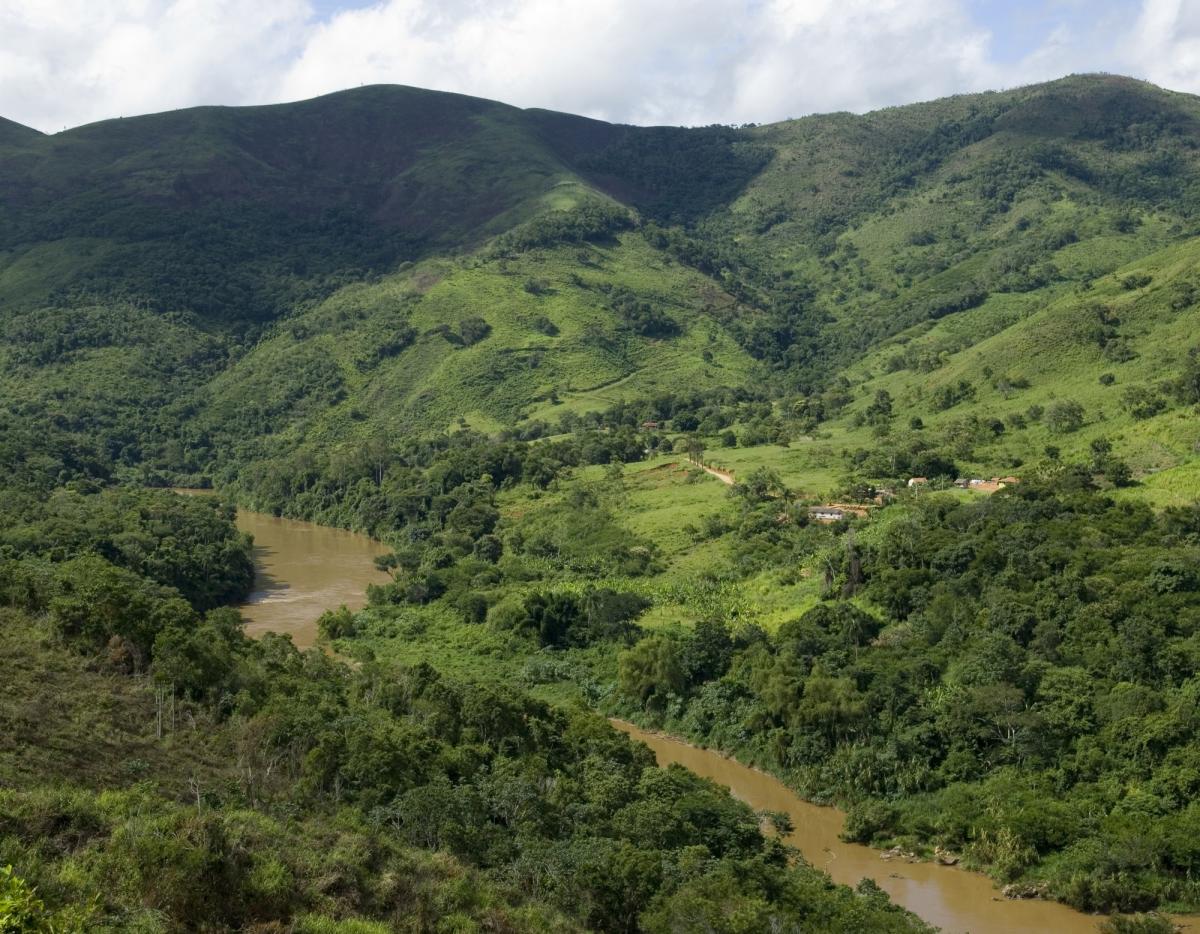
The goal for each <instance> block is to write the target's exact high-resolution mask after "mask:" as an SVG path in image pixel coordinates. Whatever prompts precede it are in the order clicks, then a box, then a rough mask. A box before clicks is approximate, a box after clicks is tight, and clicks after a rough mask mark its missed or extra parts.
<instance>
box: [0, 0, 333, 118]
mask: <svg viewBox="0 0 1200 934" xmlns="http://www.w3.org/2000/svg"><path fill="white" fill-rule="evenodd" d="M310 18H311V10H310V8H309V6H308V4H307V2H305V0H255V2H253V3H239V2H236V0H174V2H161V0H103V2H89V0H0V114H2V115H4V116H5V117H8V118H9V119H12V120H17V121H18V122H21V123H27V124H29V125H31V126H36V127H38V128H39V129H43V130H58V129H61V128H62V127H63V126H74V125H78V124H80V123H87V122H90V121H92V120H99V119H103V118H106V117H117V116H129V115H133V114H139V113H146V112H148V111H154V110H164V109H170V108H175V107H186V106H190V105H194V104H224V103H230V104H233V103H246V102H251V101H257V100H277V99H278V97H277V94H278V86H279V75H280V74H281V72H282V70H283V69H284V68H285V67H286V65H287V62H288V61H290V60H291V59H292V58H294V56H295V55H296V54H297V52H298V50H299V49H300V48H301V47H302V44H303V41H304V39H305V38H306V35H307V30H308V28H309V21H310Z"/></svg>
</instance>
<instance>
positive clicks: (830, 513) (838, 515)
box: [808, 506, 846, 522]
mask: <svg viewBox="0 0 1200 934" xmlns="http://www.w3.org/2000/svg"><path fill="white" fill-rule="evenodd" d="M808 516H809V518H810V519H812V520H813V521H814V522H841V521H842V520H843V519H845V518H846V511H845V510H844V509H839V508H838V507H837V506H813V507H812V508H810V509H809V510H808Z"/></svg>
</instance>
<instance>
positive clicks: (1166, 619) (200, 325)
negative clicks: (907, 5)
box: [0, 75, 1200, 934]
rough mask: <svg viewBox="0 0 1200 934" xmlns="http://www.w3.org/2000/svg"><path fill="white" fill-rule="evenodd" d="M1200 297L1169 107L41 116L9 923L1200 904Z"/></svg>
mask: <svg viewBox="0 0 1200 934" xmlns="http://www.w3.org/2000/svg"><path fill="white" fill-rule="evenodd" d="M1198 267H1200V98H1195V97H1192V96H1189V95H1186V94H1178V93H1174V92H1169V91H1164V90H1162V89H1160V88H1157V87H1154V86H1152V85H1149V84H1146V83H1145V82H1141V81H1136V80H1133V79H1129V78H1122V77H1119V76H1113V75H1073V76H1070V77H1067V78H1063V79H1060V80H1057V81H1051V82H1048V83H1044V84H1038V85H1031V86H1028V87H1021V88H1016V89H1013V90H1008V91H1004V92H989V93H984V94H970V95H960V96H956V97H952V98H946V99H942V100H937V101H931V102H926V103H919V104H912V105H907V106H903V107H893V108H888V109H885V110H880V111H875V112H871V113H866V114H858V115H856V114H829V115H815V116H810V117H804V118H801V119H797V120H788V121H784V122H780V123H775V124H766V125H744V126H723V125H715V126H709V127H697V128H691V129H685V128H675V127H638V126H626V125H618V124H611V123H606V122H603V121H599V120H593V119H589V118H583V117H576V116H572V115H569V114H560V113H552V112H548V111H542V110H536V109H530V110H523V109H520V108H516V107H510V106H507V105H504V104H500V103H496V102H492V101H486V100H481V99H477V98H471V97H465V96H462V95H454V94H442V93H438V92H432V91H423V90H419V89H415V88H407V87H398V86H374V87H363V88H358V89H356V90H351V91H345V92H341V93H338V94H333V95H328V96H325V97H320V98H316V99H313V100H309V101H303V102H299V103H295V104H281V105H271V106H263V107H238V108H227V107H202V108H193V109H189V110H182V111H173V112H169V113H163V114H151V115H146V116H139V117H133V118H126V119H121V120H110V121H102V122H100V123H95V124H91V125H88V126H84V127H79V128H76V129H72V130H66V131H63V132H62V133H57V134H53V135H46V134H41V133H38V132H37V131H35V130H32V129H28V128H24V127H20V126H18V125H16V124H10V123H3V124H0V400H2V401H0V493H2V495H0V641H2V643H3V644H2V645H0V649H2V650H3V653H4V657H5V658H6V659H8V660H9V661H8V663H7V667H8V669H9V671H10V677H9V678H8V680H9V681H10V682H11V684H12V688H11V690H9V691H8V692H7V693H5V694H3V695H2V696H0V729H2V730H3V731H4V733H5V734H6V735H7V736H8V737H10V738H11V739H12V741H10V742H6V743H2V744H0V747H2V748H0V868H3V867H6V866H10V865H11V867H12V869H11V870H4V872H3V873H0V918H3V917H4V916H3V914H2V912H3V911H11V912H12V913H13V916H14V917H17V916H18V915H17V914H16V912H17V911H20V912H24V914H22V915H20V916H19V917H20V918H21V919H23V920H22V921H21V923H22V924H25V925H26V926H25V927H18V928H16V929H17V930H39V931H41V930H44V931H51V930H53V931H82V930H88V931H90V930H111V931H118V930H122V931H123V930H138V931H175V930H186V929H205V930H214V931H217V930H245V931H287V932H297V934H364V932H365V934H375V932H382V931H392V930H407V931H451V930H453V931H475V930H497V931H514V932H515V931H527V930H528V931H540V930H544V931H560V930H602V931H622V932H634V931H645V932H668V931H669V932H672V934H674V932H677V931H680V930H689V931H690V930H707V931H721V932H728V934H742V932H746V934H749V932H751V931H759V930H767V929H780V930H822V931H832V932H836V931H847V932H850V931H861V930H871V931H885V932H886V931H923V930H928V929H929V925H938V926H942V927H944V929H946V930H948V931H961V930H967V929H969V930H972V931H985V930H1002V929H1013V928H1017V929H1020V928H1025V929H1043V930H1093V929H1096V930H1103V931H1105V932H1106V934H1117V932H1120V934H1160V932H1165V931H1169V930H1173V929H1176V926H1177V925H1180V924H1182V925H1186V924H1188V923H1190V921H1189V918H1190V916H1191V915H1192V914H1193V913H1194V912H1196V911H1197V910H1198V909H1200V888H1198V885H1200V883H1198V882H1197V879H1200V844H1197V841H1198V840H1200V807H1198V805H1197V803H1196V802H1197V796H1198V795H1200V777H1198V776H1200V758H1198V754H1197V748H1198V747H1197V743H1196V737H1197V735H1198V734H1197V731H1198V730H1200V704H1198V700H1200V675H1198V674H1197V668H1198V666H1200V479H1198V478H1200V418H1198V417H1197V415H1198V413H1200V342H1198V340H1197V338H1196V335H1197V333H1200V274H1198V273H1197V268H1198ZM991 478H995V479H996V481H1000V480H1001V479H1003V480H1004V482H1003V483H1001V482H994V483H993V482H991ZM972 479H976V480H982V481H985V482H983V483H972V482H971V480H972ZM910 481H911V482H910ZM192 488H196V489H192ZM172 490H180V491H181V492H200V493H203V495H196V496H178V495H176V494H175V493H173V492H171V491H172ZM606 721H609V722H606ZM611 722H617V723H618V724H619V725H620V728H621V731H624V732H626V733H631V734H633V735H636V736H641V737H643V738H646V739H647V740H648V741H649V742H650V744H651V746H652V747H653V753H652V752H651V751H650V750H648V749H646V748H645V747H644V746H641V745H639V744H636V743H631V742H629V741H628V740H627V738H626V737H625V736H622V735H621V732H620V731H617V730H615V729H613V728H612V726H611V725H610V723H611ZM660 734H662V735H668V736H671V737H676V738H678V740H680V742H679V743H675V741H674V740H671V741H666V740H662V739H661V738H659V737H660ZM685 742H686V743H688V744H691V745H684V744H683V743H685ZM655 753H657V754H658V757H659V760H661V761H662V762H663V763H664V764H665V763H666V762H668V761H669V762H675V763H679V764H681V765H684V766H688V767H690V768H691V769H692V771H688V769H686V768H680V767H669V768H659V767H658V766H657V765H656V764H655V755H654V754H655ZM726 756H729V757H732V758H725V757H726ZM734 760H736V762H735V761H734ZM739 763H740V764H739ZM696 773H699V775H698V774H696ZM700 776H709V777H713V778H716V779H717V783H716V784H714V783H711V782H708V781H706V780H705V779H704V778H703V777H700ZM722 776H724V778H722ZM722 783H724V784H730V783H733V784H734V791H735V796H730V795H729V794H728V793H726V791H725V789H724V787H722ZM739 783H740V784H739ZM808 802H811V803H808ZM832 807H836V808H838V809H840V811H835V810H832V809H831V808H832ZM780 811H783V812H786V813H785V814H780V813H776V812H780ZM841 813H844V814H845V820H844V824H843V823H842V822H841V820H840V817H838V816H837V815H839V814H841ZM820 815H824V816H820ZM830 815H834V816H833V817H831V816H830ZM809 821H812V822H814V823H815V824H819V825H820V826H821V827H822V828H824V829H823V830H821V834H823V836H812V837H809V836H806V828H805V826H804V824H807V823H808V822H809ZM793 831H794V835H793ZM814 834H815V831H814ZM835 837H836V838H837V839H836V840H835V839H834V838H835ZM814 840H816V841H820V845H819V846H816V845H815V844H814V842H813V841H814ZM792 845H794V846H795V847H796V849H792V848H791V846H792ZM814 846H815V847H816V848H814ZM827 851H828V853H829V854H836V856H837V859H836V861H834V862H833V863H831V862H830V860H831V859H832V855H830V856H829V857H828V858H826V857H823V856H822V854H823V853H826V852H827ZM880 852H892V853H897V854H913V858H914V859H918V858H919V859H920V860H921V861H919V862H912V863H910V862H907V861H905V858H903V857H902V858H901V859H898V860H892V861H884V860H881V859H880V858H879V855H878V853H880ZM946 854H950V856H949V857H946ZM938 855H941V856H942V857H943V858H944V859H946V858H948V859H950V860H952V861H953V862H955V864H956V865H955V867H954V868H948V867H939V866H936V865H935V864H934V863H933V862H932V861H931V860H933V859H934V858H935V857H936V856H938ZM826 870H828V872H829V874H830V875H829V876H827V875H826V874H825V871H826ZM897 876H898V877H900V878H896V877H897ZM830 877H832V879H831V878H830ZM918 877H919V878H918ZM860 878H865V881H862V882H860ZM872 880H874V881H872ZM1001 889H1007V891H1008V892H1009V893H1010V894H1018V895H1029V896H1037V897H1036V898H1030V899H1027V900H1026V899H1004V898H1002V897H1001V896H999V895H998V894H997V892H998V891H999V890H1001ZM993 896H994V897H995V898H996V899H997V900H996V901H993V900H992V898H993ZM7 906H17V907H14V908H10V907H7ZM681 919H684V920H682V921H681ZM681 925H682V926H681ZM0 927H2V925H0Z"/></svg>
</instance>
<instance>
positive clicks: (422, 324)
mask: <svg viewBox="0 0 1200 934" xmlns="http://www.w3.org/2000/svg"><path fill="white" fill-rule="evenodd" d="M1198 113H1200V108H1198V106H1197V103H1196V101H1195V100H1194V99H1192V98H1190V97H1188V96H1186V95H1178V94H1171V93H1168V92H1165V91H1160V90H1159V89H1157V88H1154V87H1151V86H1149V85H1145V84H1142V83H1139V82H1135V81H1131V80H1129V79H1124V78H1114V77H1094V76H1091V77H1089V76H1084V77H1076V78H1069V79H1063V80H1062V81H1058V82H1052V83H1050V84H1047V85H1039V86H1034V87H1030V88H1024V89H1020V90H1017V91H1012V92H1004V93H994V94H983V95H969V96H963V97H957V98H951V99H947V100H944V101H936V102H933V103H930V104H918V105H912V106H908V107H900V108H893V109H890V110H886V111H880V112H877V113H873V114H867V115H865V116H854V115H848V114H836V115H830V116H819V117H810V118H804V119H801V120H796V121H790V122H787V123H782V124H775V125H771V126H764V127H747V128H742V129H733V128H723V127H711V128H699V129H693V130H684V129H672V128H637V127H620V126H612V125H608V124H604V123H601V122H598V121H595V120H588V119H584V118H577V117H571V116H569V115H564V114H555V113H550V112H546V111H536V110H535V111H521V110H518V109H516V108H512V107H507V106H505V105H501V104H496V103H492V102H488V101H481V100H477V99H472V98H467V97H462V96H459V95H449V94H439V93H435V92H427V91H419V90H416V89H411V88H398V87H371V88H362V89H358V90H354V91H347V92H343V93H340V94H335V95H330V96H328V97H323V98H318V99H316V100H312V101H305V102H302V103H298V104H287V105H278V106H270V107H254V108H198V109H194V110H188V111H178V112H173V113H166V114H157V115H152V116H146V117H134V118H128V119H122V120H111V121H105V122H103V123H99V124H93V125H90V126H86V127H80V128H78V129H75V130H70V131H66V132H64V133H59V134H56V135H53V136H45V135H42V134H39V133H37V132H35V131H32V130H28V129H27V128H24V127H19V126H18V125H16V124H5V127H4V132H3V134H0V217H2V219H3V224H2V225H0V231H2V233H0V327H2V329H3V336H4V339H3V345H2V349H0V353H2V354H3V357H4V362H5V364H6V371H7V372H8V373H9V374H10V376H9V377H8V379H9V380H10V385H9V386H7V387H6V389H7V391H6V399H7V405H6V410H7V411H6V413H5V417H6V418H8V419H10V420H11V425H12V428H11V431H12V432H17V433H19V432H20V431H21V429H22V426H27V425H28V424H30V422H31V420H32V419H34V418H49V417H51V416H52V420H53V421H55V422H56V423H57V427H58V429H59V430H58V431H56V432H54V437H45V436H41V437H38V438H33V439H29V441H28V443H27V444H25V448H28V447H29V446H30V445H34V446H35V447H39V448H41V449H43V453H44V455H45V456H46V457H49V458H51V459H57V460H60V461H61V460H63V459H64V458H65V459H66V460H68V461H72V462H79V463H82V462H83V461H88V462H89V465H88V468H87V469H88V470H90V471H92V472H100V473H101V474H105V473H111V472H112V471H113V470H118V471H120V470H129V469H134V468H138V469H140V468H141V467H142V466H150V467H153V468H154V469H155V470H157V471H165V472H167V473H174V474H177V475H183V474H195V473H198V472H203V471H206V470H210V469H212V468H214V467H215V466H217V462H219V461H220V460H221V459H222V458H223V457H224V458H226V459H227V460H228V452H229V451H230V450H232V449H234V448H236V447H237V442H239V441H241V440H244V439H245V438H246V437H247V436H248V435H253V436H260V435H264V434H266V435H271V436H275V435H281V436H287V435H289V433H290V435H291V436H292V441H291V442H287V441H286V438H283V439H281V440H280V441H279V443H278V444H275V443H272V444H268V445H267V449H266V450H263V449H261V448H259V447H253V448H251V449H250V450H248V451H247V452H246V455H247V456H255V457H257V456H260V455H262V454H271V453H278V452H279V451H281V450H288V449H290V445H291V444H294V442H295V439H296V438H297V437H298V436H299V435H301V434H308V433H309V432H310V431H313V430H317V428H318V426H319V433H320V437H321V438H323V439H324V440H336V439H361V438H362V437H364V436H365V435H370V434H373V433H376V432H378V431H380V430H388V431H391V430H397V429H398V428H400V427H404V428H405V429H406V430H414V429H415V430H426V431H428V430H437V429H441V428H445V427H446V426H447V425H448V424H451V423H453V422H454V421H456V419H457V418H458V417H460V416H466V417H467V418H468V420H469V421H471V422H472V423H474V424H476V425H478V426H479V427H484V428H489V429H496V428H498V427H501V426H503V425H506V424H512V423H515V422H520V421H521V420H522V419H526V418H531V417H532V418H545V417H547V416H549V417H551V418H556V417H558V416H560V415H561V414H563V413H564V412H569V411H574V412H582V411H585V410H587V409H600V408H603V407H604V406H605V405H607V404H610V403H612V402H614V401H617V400H618V399H621V398H632V397H637V396H638V395H641V394H644V393H646V392H648V391H655V390H657V389H661V388H663V387H664V386H666V385H670V384H674V385H687V386H689V387H690V388H701V389H702V388H705V387H715V386H718V385H725V386H734V385H741V384H743V383H744V382H745V380H746V377H747V375H748V374H749V373H751V372H754V373H755V374H756V375H757V377H758V378H757V379H756V380H755V384H756V385H767V383H766V382H764V380H769V381H770V382H771V384H772V385H775V386H776V391H793V392H794V391H796V390H804V391H807V392H810V393H811V392H813V391H819V390H821V389H822V388H824V387H827V386H828V385H829V383H830V380H832V379H833V378H834V377H835V376H837V375H838V374H839V372H840V371H841V370H842V369H843V368H844V367H847V366H849V365H850V364H852V363H854V361H855V360H856V359H857V358H858V357H860V356H861V355H862V354H863V353H865V352H867V351H870V350H871V349H872V348H873V347H876V346H879V345H880V344H881V342H884V341H888V340H890V339H893V337H894V336H895V335H910V336H922V335H924V334H925V332H926V331H927V330H929V329H930V328H932V329H933V331H934V333H938V334H940V333H943V332H945V331H948V330H953V331H954V332H955V336H954V339H953V344H954V347H955V348H956V350H962V349H965V348H968V347H971V346H974V344H976V343H977V342H978V341H981V340H984V339H986V338H990V337H991V336H992V335H994V334H996V333H997V332H1000V331H1004V330H1005V329H1006V328H1008V327H1009V326H1010V325H1011V324H1012V323H1013V322H1014V321H1016V320H1017V319H1019V318H1024V317H1027V316H1029V315H1031V314H1033V313H1034V312H1040V313H1041V314H1043V316H1044V315H1046V314H1050V315H1052V316H1053V315H1054V311H1053V310H1054V309H1055V308H1060V307H1064V306H1061V305H1058V304H1056V302H1058V301H1059V299H1061V298H1062V297H1063V296H1064V295H1065V293H1067V292H1069V291H1071V290H1072V289H1076V288H1078V287H1086V286H1088V285H1089V284H1090V283H1091V282H1092V281H1094V280H1096V279H1097V278H1099V277H1103V276H1105V275H1107V274H1109V273H1111V272H1112V271H1113V270H1115V269H1117V268H1120V267H1122V266H1124V265H1127V264H1129V263H1131V262H1134V261H1136V260H1138V259H1140V258H1141V257H1143V256H1147V255H1148V254H1150V253H1153V252H1155V251H1157V250H1160V249H1162V248H1164V247H1165V246H1167V245H1169V244H1171V243H1173V242H1180V241H1183V240H1185V239H1186V238H1187V237H1188V236H1189V235H1190V234H1192V233H1193V232H1194V231H1195V229H1196V224H1197V217H1196V214H1197V210H1198V206H1197V200H1196V199H1197V194H1196V193H1197V191H1198V190H1200V189H1198V188H1197V180H1198V178H1200V175H1198V172H1200V169H1198V165H1197V156H1196V144H1197V141H1198V140H1200V123H1198V121H1197V114H1198ZM410 264H411V265H410ZM464 323H466V330H465V331H464V329H463V325H464ZM898 339H902V340H903V339H905V338H903V337H902V336H901V337H900V338H898ZM924 342H925V343H929V344H932V343H936V341H934V340H932V339H931V338H930V337H929V336H925V337H924ZM943 343H944V342H943ZM917 346H922V345H920V344H918V345H917ZM939 348H940V345H939ZM939 352H940V350H939ZM658 361H665V365H662V364H661V363H658ZM652 362H655V365H653V366H651V365H650V364H651V363H652ZM1064 369H1065V368H1064ZM855 374H858V375H855ZM849 375H850V376H851V378H852V380H853V381H855V382H857V381H858V380H859V379H861V376H862V374H861V371H851V372H850V374H849ZM1059 376H1061V377H1063V378H1064V379H1069V378H1072V377H1071V376H1070V375H1069V374H1067V373H1066V372H1065V371H1064V372H1062V373H1058V374H1054V375H1052V376H1050V377H1049V380H1050V382H1053V381H1055V380H1056V379H1057V378H1058V377H1059ZM84 386H86V387H87V388H86V389H83V388H81V387H84ZM856 392H864V393H866V394H869V393H870V390H856ZM143 401H152V407H153V409H154V411H155V412H156V413H160V414H161V417H158V418H155V419H150V420H149V424H146V422H147V420H146V419H145V418H143V413H142V412H141V408H142V407H141V406H140V405H139V402H143ZM385 413H386V414H385ZM76 423H79V424H83V423H88V425H89V428H88V430H87V431H83V432H81V433H80V436H79V437H74V438H73V437H71V434H72V432H73V430H74V429H73V425H75V424H76ZM95 423H102V424H106V425H108V426H109V427H108V428H107V429H106V431H107V432H108V433H109V437H108V438H107V440H106V441H105V442H104V443H103V444H101V445H99V448H101V449H97V450H86V449H87V448H88V447H89V446H92V447H95V445H96V432H95V430H94V428H95ZM181 426H187V427H186V429H183V430H181ZM80 448H83V449H85V450H78V449H80ZM15 456H16V455H14V454H11V453H10V454H7V455H6V459H7V460H12V459H13V458H14V457H15ZM242 456H243V455H239V456H238V459H239V460H240V458H241V457H242Z"/></svg>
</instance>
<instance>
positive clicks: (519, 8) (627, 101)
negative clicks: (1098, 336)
mask: <svg viewBox="0 0 1200 934" xmlns="http://www.w3.org/2000/svg"><path fill="white" fill-rule="evenodd" d="M1051 2H1052V0H1047V3H1051ZM1198 7H1200V2H1196V0H1144V3H1143V7H1142V13H1141V16H1140V18H1139V19H1138V24H1137V28H1136V29H1135V30H1134V31H1133V35H1132V38H1131V39H1128V40H1124V39H1123V37H1120V36H1117V35H1116V30H1115V29H1114V30H1113V31H1112V32H1113V37H1112V38H1111V39H1109V40H1106V41H1105V42H1104V43H1103V45H1104V48H1102V49H1100V50H1099V51H1098V50H1097V48H1095V47H1089V48H1088V49H1086V50H1084V49H1083V48H1082V43H1083V41H1084V40H1082V39H1080V38H1078V37H1077V36H1075V35H1074V33H1073V32H1072V31H1070V30H1059V31H1057V32H1055V33H1052V34H1051V35H1050V36H1048V37H1047V38H1046V40H1045V41H1044V43H1043V44H1042V46H1041V47H1040V48H1038V49H1034V50H1032V51H1031V52H1030V54H1029V55H1027V56H1026V57H1025V58H1023V59H1022V60H1020V61H1017V62H1015V63H1012V62H1009V63H1004V64H1001V63H998V62H997V60H996V58H995V56H993V55H992V53H991V44H992V40H991V36H990V34H989V32H988V29H987V28H986V27H985V26H984V25H981V24H980V22H979V21H978V19H977V17H976V16H973V15H972V9H973V8H974V9H975V11H976V13H977V12H978V4H972V3H971V2H969V0H378V2H376V3H375V4H373V5H371V6H367V7H364V8H360V9H348V10H344V11H342V12H340V13H336V14H334V15H333V16H332V17H331V18H329V19H328V20H326V21H320V20H319V19H318V18H317V17H316V16H315V14H314V12H313V9H312V7H311V6H310V4H309V2H308V0H255V2H254V3H240V2H234V0H105V2H101V3H97V2H94V0H92V2H87V0H0V114H2V115H4V116H7V117H10V118H12V119H15V120H18V121H21V122H24V123H28V124H31V125H33V126H37V127H39V128H41V129H48V130H55V129H59V128H61V127H62V126H64V125H67V126H70V125H76V124H79V123H83V122H87V121H90V120H96V119H100V118H103V117H110V116H119V115H130V114H134V113H144V112H147V111H153V110H163V109H169V108H174V107H183V106H189V105H193V104H201V103H225V104H243V103H261V102H267V101H278V100H295V99H298V98H303V97H310V96H314V95H317V94H322V93H326V92H329V91H334V90H339V89H341V88H345V87H353V86H356V85H358V84H368V83H398V84H412V85H417V86H421V87H429V88H437V89H440V90H450V91H459V92H462V93H466V94H476V95H480V96H484V97H491V98H494V99H498V100H503V101H507V102H509V103H513V104H517V105H519V106H526V107H530V106H540V107H549V108H553V109H558V110H567V111H571V112H574V113H584V114H590V115H593V116H597V117H602V118H604V119H609V120H620V121H628V122H634V123H685V124H695V123H708V122H713V121H721V122H741V121H746V120H755V121H767V120H776V119H781V118H784V117H788V116H800V115H802V114H805V113H811V112H813V111H829V110H843V109H844V110H855V111H862V110H867V109H870V108H874V107H880V106H885V105H889V104H898V103H904V102H908V101H913V100H922V99H928V98H932V97H937V96H940V95H944V94H951V93H956V92H962V91H972V90H980V89H983V88H987V87H998V86H1011V85H1014V84H1019V83H1024V82H1027V81H1034V80H1042V79H1045V78H1050V77H1054V76H1056V75H1060V74H1063V73H1066V72H1068V71H1072V70H1076V69H1078V68H1081V67H1085V68H1096V67H1108V68H1111V69H1113V70H1122V69H1134V70H1138V71H1140V72H1142V73H1143V74H1145V75H1146V76H1147V77H1150V78H1151V79H1152V80H1158V81H1161V82H1163V83H1165V84H1168V85H1171V86H1176V87H1189V88H1192V89H1196V90H1200V22H1198V19H1200V13H1198ZM1118 40H1121V41H1118Z"/></svg>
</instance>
